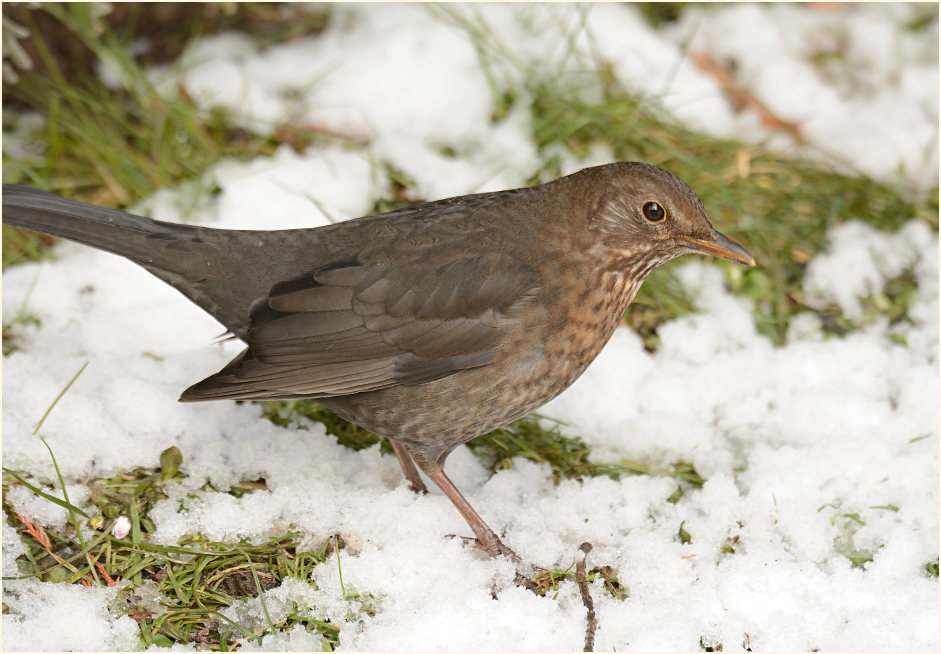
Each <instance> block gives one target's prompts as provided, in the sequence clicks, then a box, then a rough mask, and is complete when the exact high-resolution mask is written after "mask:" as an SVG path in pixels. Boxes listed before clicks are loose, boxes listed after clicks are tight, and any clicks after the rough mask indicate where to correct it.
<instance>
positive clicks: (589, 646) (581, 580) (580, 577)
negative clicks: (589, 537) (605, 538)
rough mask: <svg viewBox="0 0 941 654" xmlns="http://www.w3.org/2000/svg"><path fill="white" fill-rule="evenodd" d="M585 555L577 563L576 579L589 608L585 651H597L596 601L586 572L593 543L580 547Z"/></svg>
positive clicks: (585, 603) (583, 599) (583, 544)
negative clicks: (590, 590)
mask: <svg viewBox="0 0 941 654" xmlns="http://www.w3.org/2000/svg"><path fill="white" fill-rule="evenodd" d="M578 549H580V550H581V551H582V552H584V553H585V556H584V557H583V558H582V560H581V561H578V562H577V563H576V564H575V581H576V583H577V584H578V590H579V591H580V592H581V594H582V604H584V605H585V608H586V609H588V624H587V625H586V627H585V649H584V650H583V651H585V652H594V651H595V630H597V629H598V620H597V619H596V618H595V603H594V601H592V599H591V593H589V592H588V573H587V572H586V569H587V565H586V562H587V561H588V553H589V552H590V551H591V543H589V542H587V541H586V542H584V543H582V544H581V547H579V548H578Z"/></svg>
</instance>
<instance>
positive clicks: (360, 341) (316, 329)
mask: <svg viewBox="0 0 941 654" xmlns="http://www.w3.org/2000/svg"><path fill="white" fill-rule="evenodd" d="M459 250H460V251H459ZM402 255H403V252H402V250H401V249H398V250H396V251H395V260H394V261H393V260H392V258H391V257H389V256H387V257H384V256H382V255H381V254H379V255H377V256H374V257H373V258H372V259H371V260H369V261H361V260H360V258H357V260H352V261H347V262H342V263H337V264H334V265H331V266H329V267H325V268H321V269H318V270H315V271H313V272H312V273H310V274H307V275H304V276H303V277H300V278H297V279H294V280H291V281H287V282H282V283H278V284H276V285H275V286H274V287H272V289H271V290H270V292H269V294H268V295H267V297H264V298H262V299H260V300H258V301H256V302H255V304H254V305H253V307H252V310H251V326H250V329H249V332H248V336H247V339H246V340H247V342H248V348H247V349H246V350H245V351H244V352H243V353H242V354H241V355H240V356H239V357H238V358H237V359H235V360H234V361H232V363H230V364H229V365H228V366H226V367H225V368H224V369H223V370H221V371H220V372H219V373H217V374H216V375H213V376H212V377H209V378H208V379H206V380H204V381H202V382H200V383H199V384H196V385H195V386H193V387H191V388H189V389H187V391H186V392H185V393H184V394H183V396H182V397H181V399H182V400H208V399H221V398H230V399H276V398H280V399H286V398H297V397H309V398H316V397H327V396H333V395H348V394H351V393H359V392H363V391H370V390H376V389H380V388H385V387H388V386H393V385H396V384H419V383H423V382H428V381H432V380H435V379H440V378H443V377H447V376H449V375H452V374H454V373H456V372H458V371H460V370H465V369H468V368H476V367H479V366H485V365H487V364H489V363H490V362H491V361H492V360H493V358H494V354H495V352H496V348H497V347H498V345H499V344H500V342H501V339H503V337H504V336H505V335H506V334H507V333H508V332H509V331H511V330H512V329H513V328H514V327H518V326H519V325H521V324H522V322H523V320H524V319H525V317H526V315H527V314H528V313H529V312H530V311H531V310H533V308H534V306H535V294H536V286H537V285H536V277H535V275H534V274H533V273H532V271H531V270H530V269H529V268H527V267H526V266H525V265H523V264H521V263H520V262H519V260H518V259H515V258H513V257H512V256H511V255H509V254H500V253H497V252H494V251H493V250H492V249H488V250H487V251H485V252H480V251H478V252H476V253H471V254H468V253H467V252H466V248H432V249H428V248H423V247H422V248H416V249H415V251H414V252H413V253H412V255H413V256H406V257H403V256H402ZM403 258H404V259H407V260H405V261H403Z"/></svg>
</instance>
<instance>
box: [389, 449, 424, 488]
mask: <svg viewBox="0 0 941 654" xmlns="http://www.w3.org/2000/svg"><path fill="white" fill-rule="evenodd" d="M389 442H390V443H392V449H393V450H394V451H395V456H396V457H398V459H399V465H400V466H402V472H404V473H405V478H406V479H408V487H409V488H410V489H411V490H412V492H413V493H419V494H421V495H427V494H428V489H427V488H425V482H423V481H422V480H421V475H419V474H418V468H416V467H415V462H414V461H412V457H411V456H409V453H408V450H407V449H406V448H405V446H404V445H402V444H401V443H396V442H395V441H394V440H392V439H389Z"/></svg>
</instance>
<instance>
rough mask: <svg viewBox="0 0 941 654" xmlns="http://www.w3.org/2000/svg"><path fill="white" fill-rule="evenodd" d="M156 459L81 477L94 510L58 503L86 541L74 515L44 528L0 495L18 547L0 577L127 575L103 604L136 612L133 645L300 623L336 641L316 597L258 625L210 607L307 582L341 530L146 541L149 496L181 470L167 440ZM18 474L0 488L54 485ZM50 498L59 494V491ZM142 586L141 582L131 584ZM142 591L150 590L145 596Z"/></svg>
mask: <svg viewBox="0 0 941 654" xmlns="http://www.w3.org/2000/svg"><path fill="white" fill-rule="evenodd" d="M161 463H162V465H161V466H159V467H154V468H136V469H134V470H129V471H125V472H122V473H121V474H119V475H116V476H114V477H109V478H104V479H95V480H91V481H89V482H87V484H88V486H89V488H90V489H91V500H92V504H93V505H94V507H95V510H94V512H92V513H88V514H86V513H85V512H82V511H81V510H80V509H78V507H71V506H67V508H70V509H71V511H72V512H73V513H74V514H78V513H81V514H84V515H87V519H85V520H84V521H83V522H84V524H85V525H86V527H91V528H92V529H94V530H95V533H96V534H97V535H96V536H95V537H94V538H92V539H91V540H88V541H86V540H84V539H82V538H81V537H80V534H79V532H78V531H77V527H78V524H77V523H76V522H73V523H72V524H70V525H69V526H68V527H66V528H63V529H44V528H42V527H41V526H38V525H35V524H32V523H31V522H30V521H29V520H28V519H26V518H24V517H23V516H21V515H19V514H18V513H17V512H16V509H15V508H14V507H13V506H12V505H11V504H10V502H9V501H6V500H5V501H4V513H5V516H6V520H7V522H8V524H10V525H11V526H13V527H15V528H16V529H17V530H18V531H19V532H20V536H21V539H22V541H23V543H24V545H25V546H26V550H27V551H26V554H25V555H22V556H21V557H19V559H18V561H17V563H18V566H19V569H18V573H19V574H18V575H17V576H16V577H5V579H16V578H20V579H21V578H25V577H36V578H38V579H40V580H41V581H46V582H60V583H82V584H83V585H108V586H110V585H113V584H115V583H117V582H119V581H121V580H122V579H126V580H129V581H131V585H130V586H126V587H124V588H123V589H122V590H121V591H120V593H119V596H118V601H117V605H116V607H113V608H115V610H117V612H118V614H120V615H129V616H131V617H132V618H133V619H134V620H136V621H137V622H138V624H139V626H140V630H141V635H140V642H141V646H142V647H147V646H149V645H152V644H156V645H160V646H164V647H167V646H170V645H171V644H172V643H174V642H179V643H188V642H197V643H200V644H202V645H204V646H205V647H206V648H208V649H212V650H215V651H225V650H226V649H227V648H230V647H232V646H234V645H235V640H236V639H240V638H245V637H252V638H257V639H259V642H260V639H261V637H262V636H264V635H265V634H266V633H270V632H272V631H276V630H278V631H284V630H290V629H294V628H304V629H307V630H308V631H310V630H314V631H317V632H318V633H320V634H321V636H322V638H323V643H324V648H325V650H330V649H332V648H333V647H334V646H335V645H336V644H337V643H338V640H337V637H338V633H339V626H338V625H336V624H332V623H330V622H329V621H327V620H326V619H324V618H323V616H322V615H320V614H319V613H318V611H317V609H316V607H307V608H304V609H299V608H298V607H297V606H295V607H294V609H293V610H292V611H290V612H289V613H288V614H287V615H286V616H284V617H279V618H278V619H277V620H276V621H272V622H271V623H270V624H269V625H268V626H267V628H265V629H261V630H259V629H257V628H256V629H254V630H251V629H248V628H247V627H245V626H243V625H240V624H238V623H236V622H234V621H232V620H231V619H228V618H225V617H224V616H222V615H221V614H220V611H221V610H222V609H224V608H225V607H228V606H232V605H233V604H234V603H236V602H240V601H258V602H262V601H263V598H262V597H259V594H258V589H259V588H261V589H264V590H267V589H270V588H274V587H276V586H279V585H280V584H281V583H282V582H283V581H284V580H285V579H287V578H293V579H297V580H299V581H302V582H304V583H313V582H311V580H310V575H311V571H312V570H313V568H315V567H316V566H318V565H321V564H323V563H324V562H326V561H328V560H329V559H330V557H331V556H333V557H336V556H337V554H336V549H335V548H336V546H339V547H340V548H341V549H342V547H343V542H342V540H340V539H337V538H336V537H331V538H328V539H326V540H325V541H324V542H322V543H320V544H319V545H311V544H310V543H306V544H305V539H304V537H303V535H302V534H298V533H287V534H284V535H281V536H277V537H273V538H270V539H268V540H267V541H266V542H262V543H250V542H247V541H240V542H238V543H227V542H219V541H210V540H208V539H206V538H205V537H203V536H201V535H199V534H191V535H189V536H187V537H184V538H183V539H182V540H181V541H180V543H179V545H176V546H169V545H157V544H153V543H150V542H148V538H147V536H148V534H150V533H152V532H153V531H154V524H153V522H152V521H151V520H150V518H149V517H148V514H149V512H150V510H151V509H152V508H153V506H154V504H155V503H156V502H157V501H158V500H161V499H166V497H167V495H166V492H165V491H166V489H167V487H168V486H169V485H172V484H176V483H179V481H180V480H181V479H183V478H184V477H185V474H184V472H183V471H182V470H181V469H180V464H181V463H182V456H181V454H180V452H179V450H178V449H177V448H175V447H174V448H168V449H167V450H166V451H165V452H164V453H163V455H161ZM25 477H26V475H25V473H22V474H21V473H17V472H15V471H12V470H6V469H4V477H3V492H4V496H6V494H7V492H8V491H9V489H10V488H11V487H12V486H16V485H26V486H27V487H28V488H31V489H32V490H33V491H34V492H36V493H37V494H41V495H42V496H44V497H47V498H50V497H51V496H50V495H49V494H48V492H47V491H52V490H54V487H55V486H56V484H55V483H53V482H51V481H42V480H33V481H32V482H30V481H27V480H26V479H25ZM60 483H61V482H60ZM43 489H46V490H43ZM52 499H57V498H52ZM57 503H59V504H63V502H62V500H58V502H57ZM66 504H67V503H66ZM119 516H125V517H128V518H129V519H130V521H131V531H130V534H129V535H128V536H127V537H126V538H124V539H118V538H115V537H114V536H113V535H112V534H111V529H112V528H113V526H114V524H115V522H116V520H117V519H118V517H119ZM142 586H143V587H145V588H149V589H151V591H147V592H142V591H139V590H138V589H139V588H141V587H142ZM143 596H146V597H148V598H150V599H148V600H146V601H145V600H143V599H142V597H143ZM344 597H345V599H346V600H347V601H349V602H350V605H351V607H355V608H356V614H355V615H352V614H351V616H350V618H349V619H351V620H353V619H361V617H360V616H361V615H367V616H368V615H372V614H374V613H375V611H376V607H377V606H378V600H376V599H375V598H373V597H372V596H371V595H368V594H359V593H346V594H345V596H344Z"/></svg>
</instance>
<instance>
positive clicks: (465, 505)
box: [426, 469, 521, 563]
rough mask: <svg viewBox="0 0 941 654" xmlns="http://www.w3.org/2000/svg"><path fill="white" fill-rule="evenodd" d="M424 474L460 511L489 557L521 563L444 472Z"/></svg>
mask: <svg viewBox="0 0 941 654" xmlns="http://www.w3.org/2000/svg"><path fill="white" fill-rule="evenodd" d="M426 474H428V476H429V477H431V481H433V482H435V483H436V484H437V485H438V488H440V489H441V490H443V491H444V494H445V495H447V496H448V498H449V499H450V500H451V502H453V503H454V506H455V507H456V508H457V510H458V511H460V512H461V515H462V516H464V519H465V520H467V524H469V525H470V528H471V529H473V530H474V534H475V535H476V536H477V542H479V543H480V544H481V545H482V546H483V547H484V548H485V549H486V550H487V552H488V553H489V554H490V556H493V557H496V556H499V555H501V554H502V555H503V556H508V557H510V559H512V560H513V561H516V562H517V563H519V562H520V561H521V559H520V557H519V556H517V555H516V552H514V551H513V550H511V549H510V548H509V547H507V546H506V545H504V544H503V541H501V540H500V538H499V537H498V536H497V535H496V534H495V533H494V532H493V529H491V528H490V527H488V526H487V523H486V522H484V519H483V518H481V517H480V514H478V513H477V512H476V511H475V510H474V507H472V506H471V505H470V502H468V501H467V499H466V498H465V497H464V496H463V495H461V491H459V490H458V489H457V486H455V485H454V484H453V483H452V482H451V480H450V479H448V476H447V475H446V474H444V470H440V469H439V470H437V471H435V472H432V473H426Z"/></svg>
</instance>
